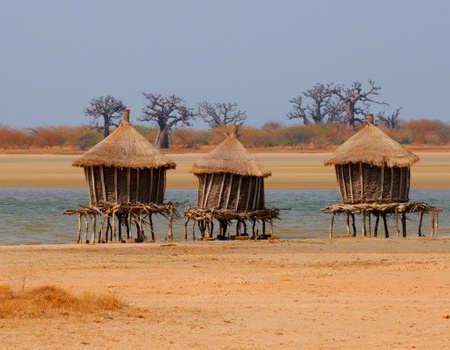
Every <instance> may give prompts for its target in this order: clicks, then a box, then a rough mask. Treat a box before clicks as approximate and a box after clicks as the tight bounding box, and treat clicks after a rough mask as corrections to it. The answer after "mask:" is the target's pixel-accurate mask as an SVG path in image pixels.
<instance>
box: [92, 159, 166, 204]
mask: <svg viewBox="0 0 450 350" xmlns="http://www.w3.org/2000/svg"><path fill="white" fill-rule="evenodd" d="M85 176H86V181H87V183H88V186H89V194H90V201H91V204H97V203H99V202H113V203H114V202H117V203H137V202H139V203H144V204H147V203H155V204H160V203H162V202H163V200H164V192H165V188H166V170H165V169H162V168H154V169H131V168H122V169H120V168H114V167H103V166H91V167H86V168H85Z"/></svg>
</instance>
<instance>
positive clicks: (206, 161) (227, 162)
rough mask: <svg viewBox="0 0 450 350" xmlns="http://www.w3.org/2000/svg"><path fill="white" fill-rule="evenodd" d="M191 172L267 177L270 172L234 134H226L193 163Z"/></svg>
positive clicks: (197, 173)
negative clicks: (215, 145)
mask: <svg viewBox="0 0 450 350" xmlns="http://www.w3.org/2000/svg"><path fill="white" fill-rule="evenodd" d="M192 173H193V174H195V175H199V174H215V173H230V174H236V175H242V176H258V177H267V176H270V175H272V173H271V172H270V171H269V170H268V169H266V168H265V167H264V166H263V165H262V164H261V163H260V162H259V161H258V160H256V159H255V157H254V156H253V155H252V154H251V153H250V152H248V151H247V150H246V149H245V148H244V146H243V145H242V144H241V143H240V142H239V140H238V139H237V135H236V134H232V135H230V136H228V138H226V139H225V140H224V141H223V142H222V143H221V144H219V145H218V146H217V147H216V148H215V149H214V150H212V151H211V152H210V153H208V154H207V155H206V156H204V157H203V158H201V159H199V160H198V161H197V162H195V163H194V165H193V167H192Z"/></svg>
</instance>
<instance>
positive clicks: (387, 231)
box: [382, 213, 389, 238]
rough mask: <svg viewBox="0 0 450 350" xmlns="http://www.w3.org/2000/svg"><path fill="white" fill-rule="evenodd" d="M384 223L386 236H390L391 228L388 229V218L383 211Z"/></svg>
mask: <svg viewBox="0 0 450 350" xmlns="http://www.w3.org/2000/svg"><path fill="white" fill-rule="evenodd" d="M382 216H383V223H384V237H386V238H389V229H388V225H387V218H386V214H385V213H383V214H382Z"/></svg>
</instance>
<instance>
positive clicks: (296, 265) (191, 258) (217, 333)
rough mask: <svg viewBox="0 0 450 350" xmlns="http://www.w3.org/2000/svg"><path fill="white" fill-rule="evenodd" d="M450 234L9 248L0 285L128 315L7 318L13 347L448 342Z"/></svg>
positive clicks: (5, 345)
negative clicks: (48, 290)
mask: <svg viewBox="0 0 450 350" xmlns="http://www.w3.org/2000/svg"><path fill="white" fill-rule="evenodd" d="M449 248H450V240H446V239H390V240H383V239H361V238H355V239H335V240H328V239H312V240H304V241H283V242H280V241H278V242H277V241H275V242H267V241H265V242H193V243H179V242H174V243H171V244H154V243H142V244H110V245H94V246H92V245H72V244H68V245H51V246H2V247H0V254H1V256H2V264H0V285H2V284H7V285H12V286H14V287H16V288H20V287H21V285H22V284H25V288H29V287H35V286H40V285H55V286H59V287H62V288H65V289H67V290H70V291H72V292H74V293H83V292H86V291H90V292H94V293H96V294H100V295H108V294H110V293H111V294H114V295H116V296H118V297H119V298H120V299H121V300H122V301H124V302H125V303H126V304H127V305H128V309H127V310H126V311H122V312H113V313H111V312H110V313H108V314H104V315H103V314H97V315H85V316H83V317H80V316H77V315H71V314H70V313H61V316H56V317H53V318H38V319H22V320H20V319H0V328H1V333H2V340H1V344H2V349H125V348H126V349H148V348H152V349H196V350H199V349H412V348H416V349H444V348H447V349H448V346H449V344H450V332H449V327H450V319H447V318H445V315H448V314H449V313H450V294H449V290H450V279H449V275H450V255H449V254H448V252H449Z"/></svg>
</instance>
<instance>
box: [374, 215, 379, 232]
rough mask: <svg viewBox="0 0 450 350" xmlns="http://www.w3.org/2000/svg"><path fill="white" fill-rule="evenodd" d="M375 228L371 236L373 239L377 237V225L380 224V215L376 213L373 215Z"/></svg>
mask: <svg viewBox="0 0 450 350" xmlns="http://www.w3.org/2000/svg"><path fill="white" fill-rule="evenodd" d="M375 217H376V219H375V226H374V228H373V236H374V237H378V224H379V223H380V214H378V213H376V214H375Z"/></svg>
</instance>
